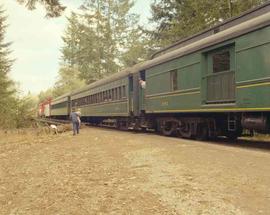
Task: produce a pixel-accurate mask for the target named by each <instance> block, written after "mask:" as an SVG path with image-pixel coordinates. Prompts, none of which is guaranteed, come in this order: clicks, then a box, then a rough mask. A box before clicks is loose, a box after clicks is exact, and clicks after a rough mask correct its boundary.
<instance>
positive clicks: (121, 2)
mask: <svg viewBox="0 0 270 215" xmlns="http://www.w3.org/2000/svg"><path fill="white" fill-rule="evenodd" d="M132 7H133V2H132V1H131V0H102V1H101V0H87V1H85V3H84V5H83V6H82V11H81V13H80V14H74V13H73V14H72V15H71V16H70V17H69V18H68V21H69V24H68V27H67V30H66V32H65V35H64V36H63V41H64V47H63V48H62V54H63V62H64V64H67V65H68V66H71V67H73V66H76V68H78V70H79V73H80V78H81V79H83V80H86V83H92V82H94V81H96V80H99V79H101V78H103V77H105V76H108V75H110V74H112V73H115V72H118V71H119V70H120V69H122V68H123V67H124V66H127V65H128V66H130V65H133V64H134V63H136V62H138V60H137V59H138V58H139V57H141V59H142V56H143V55H142V50H143V46H144V45H145V43H144V42H143V40H138V38H140V37H141V38H142V31H141V30H140V29H139V27H138V16H137V15H135V14H131V13H130V9H131V8H132ZM134 48H135V49H134ZM131 49H132V50H136V51H135V52H132V50H131ZM139 50H140V51H139ZM128 58H133V59H130V60H129V59H128Z"/></svg>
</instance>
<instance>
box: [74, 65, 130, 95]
mask: <svg viewBox="0 0 270 215" xmlns="http://www.w3.org/2000/svg"><path fill="white" fill-rule="evenodd" d="M131 71H132V68H127V69H125V70H123V71H121V72H117V73H114V74H112V75H110V76H109V77H107V78H103V79H101V80H98V81H96V82H94V83H92V84H89V85H87V86H85V87H83V88H81V89H78V90H75V91H73V92H72V93H71V96H74V95H76V94H79V93H82V92H85V91H88V90H90V89H93V88H95V87H98V86H101V85H103V84H106V83H109V82H112V81H115V80H118V79H121V78H123V77H125V76H128V75H129V74H130V73H131Z"/></svg>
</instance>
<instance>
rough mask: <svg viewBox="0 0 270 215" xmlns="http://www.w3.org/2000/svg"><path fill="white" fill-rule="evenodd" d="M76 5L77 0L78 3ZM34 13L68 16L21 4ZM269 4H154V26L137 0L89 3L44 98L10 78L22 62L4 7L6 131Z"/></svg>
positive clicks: (75, 19)
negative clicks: (45, 105)
mask: <svg viewBox="0 0 270 215" xmlns="http://www.w3.org/2000/svg"><path fill="white" fill-rule="evenodd" d="M74 1H75V0H74ZM17 2H18V4H21V5H23V6H25V7H26V8H28V9H29V10H34V9H35V8H36V6H37V5H38V4H40V5H42V6H43V7H44V8H45V9H46V12H47V14H46V17H44V18H45V19H54V17H58V16H62V13H63V11H64V10H65V8H66V7H65V5H64V3H62V2H61V1H60V0H53V1H52V0H17ZM264 2H266V0H226V1H224V0H151V17H150V18H149V20H148V25H144V26H142V25H141V24H140V23H139V19H140V16H139V14H134V13H132V12H131V11H132V8H133V6H134V1H132V0H85V1H84V2H83V4H82V5H81V6H80V8H79V12H72V13H71V15H70V16H69V17H67V19H68V24H67V26H66V29H65V32H63V35H62V40H63V44H64V45H63V47H59V49H60V50H61V60H60V62H59V64H60V65H59V68H60V69H59V71H58V78H57V80H55V84H54V86H52V87H51V88H49V89H47V90H45V91H42V92H40V93H39V95H32V94H28V95H26V96H25V95H23V96H22V95H21V93H20V91H19V89H18V87H17V84H16V82H15V81H14V80H12V79H11V78H10V76H9V73H10V71H11V70H12V65H13V64H14V62H15V60H16V59H12V58H11V56H10V54H11V52H12V50H11V44H12V41H6V31H7V28H8V27H9V26H8V24H7V23H8V15H7V14H6V11H5V10H4V9H3V7H0V127H1V128H20V127H24V126H29V125H30V121H29V119H31V117H34V116H35V115H36V112H37V111H36V110H37V105H38V103H39V102H40V101H43V100H44V99H46V98H48V97H57V96H59V95H62V94H64V93H66V92H69V91H72V90H74V89H77V88H80V87H83V86H85V85H87V84H90V83H93V82H95V81H97V80H100V79H102V78H104V77H107V76H109V75H111V74H113V73H116V72H119V71H121V70H122V69H124V68H127V67H130V66H133V65H135V64H137V63H140V62H142V61H145V60H147V59H149V58H150V56H151V55H152V54H153V53H154V52H156V51H157V50H159V49H161V48H163V47H166V46H168V45H170V44H172V43H174V42H176V41H178V40H181V39H183V38H185V37H188V36H190V35H193V34H195V33H198V32H200V31H202V30H204V29H207V28H210V27H212V26H214V25H216V24H218V23H220V22H223V21H224V20H226V19H229V18H231V17H234V16H237V15H239V14H240V13H242V12H244V11H246V10H248V9H251V8H253V7H256V6H258V5H260V4H263V3H264Z"/></svg>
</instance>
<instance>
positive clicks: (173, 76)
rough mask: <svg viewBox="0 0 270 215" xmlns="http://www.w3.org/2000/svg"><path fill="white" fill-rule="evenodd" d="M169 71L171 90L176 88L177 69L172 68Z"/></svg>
mask: <svg viewBox="0 0 270 215" xmlns="http://www.w3.org/2000/svg"><path fill="white" fill-rule="evenodd" d="M170 73H171V90H172V91H176V90H178V86H177V70H173V71H171V72H170Z"/></svg>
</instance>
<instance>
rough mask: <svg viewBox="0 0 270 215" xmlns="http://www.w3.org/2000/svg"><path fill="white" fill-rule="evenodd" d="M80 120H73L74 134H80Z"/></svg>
mask: <svg viewBox="0 0 270 215" xmlns="http://www.w3.org/2000/svg"><path fill="white" fill-rule="evenodd" d="M79 127H80V126H79V122H72V128H73V135H75V134H79Z"/></svg>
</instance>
